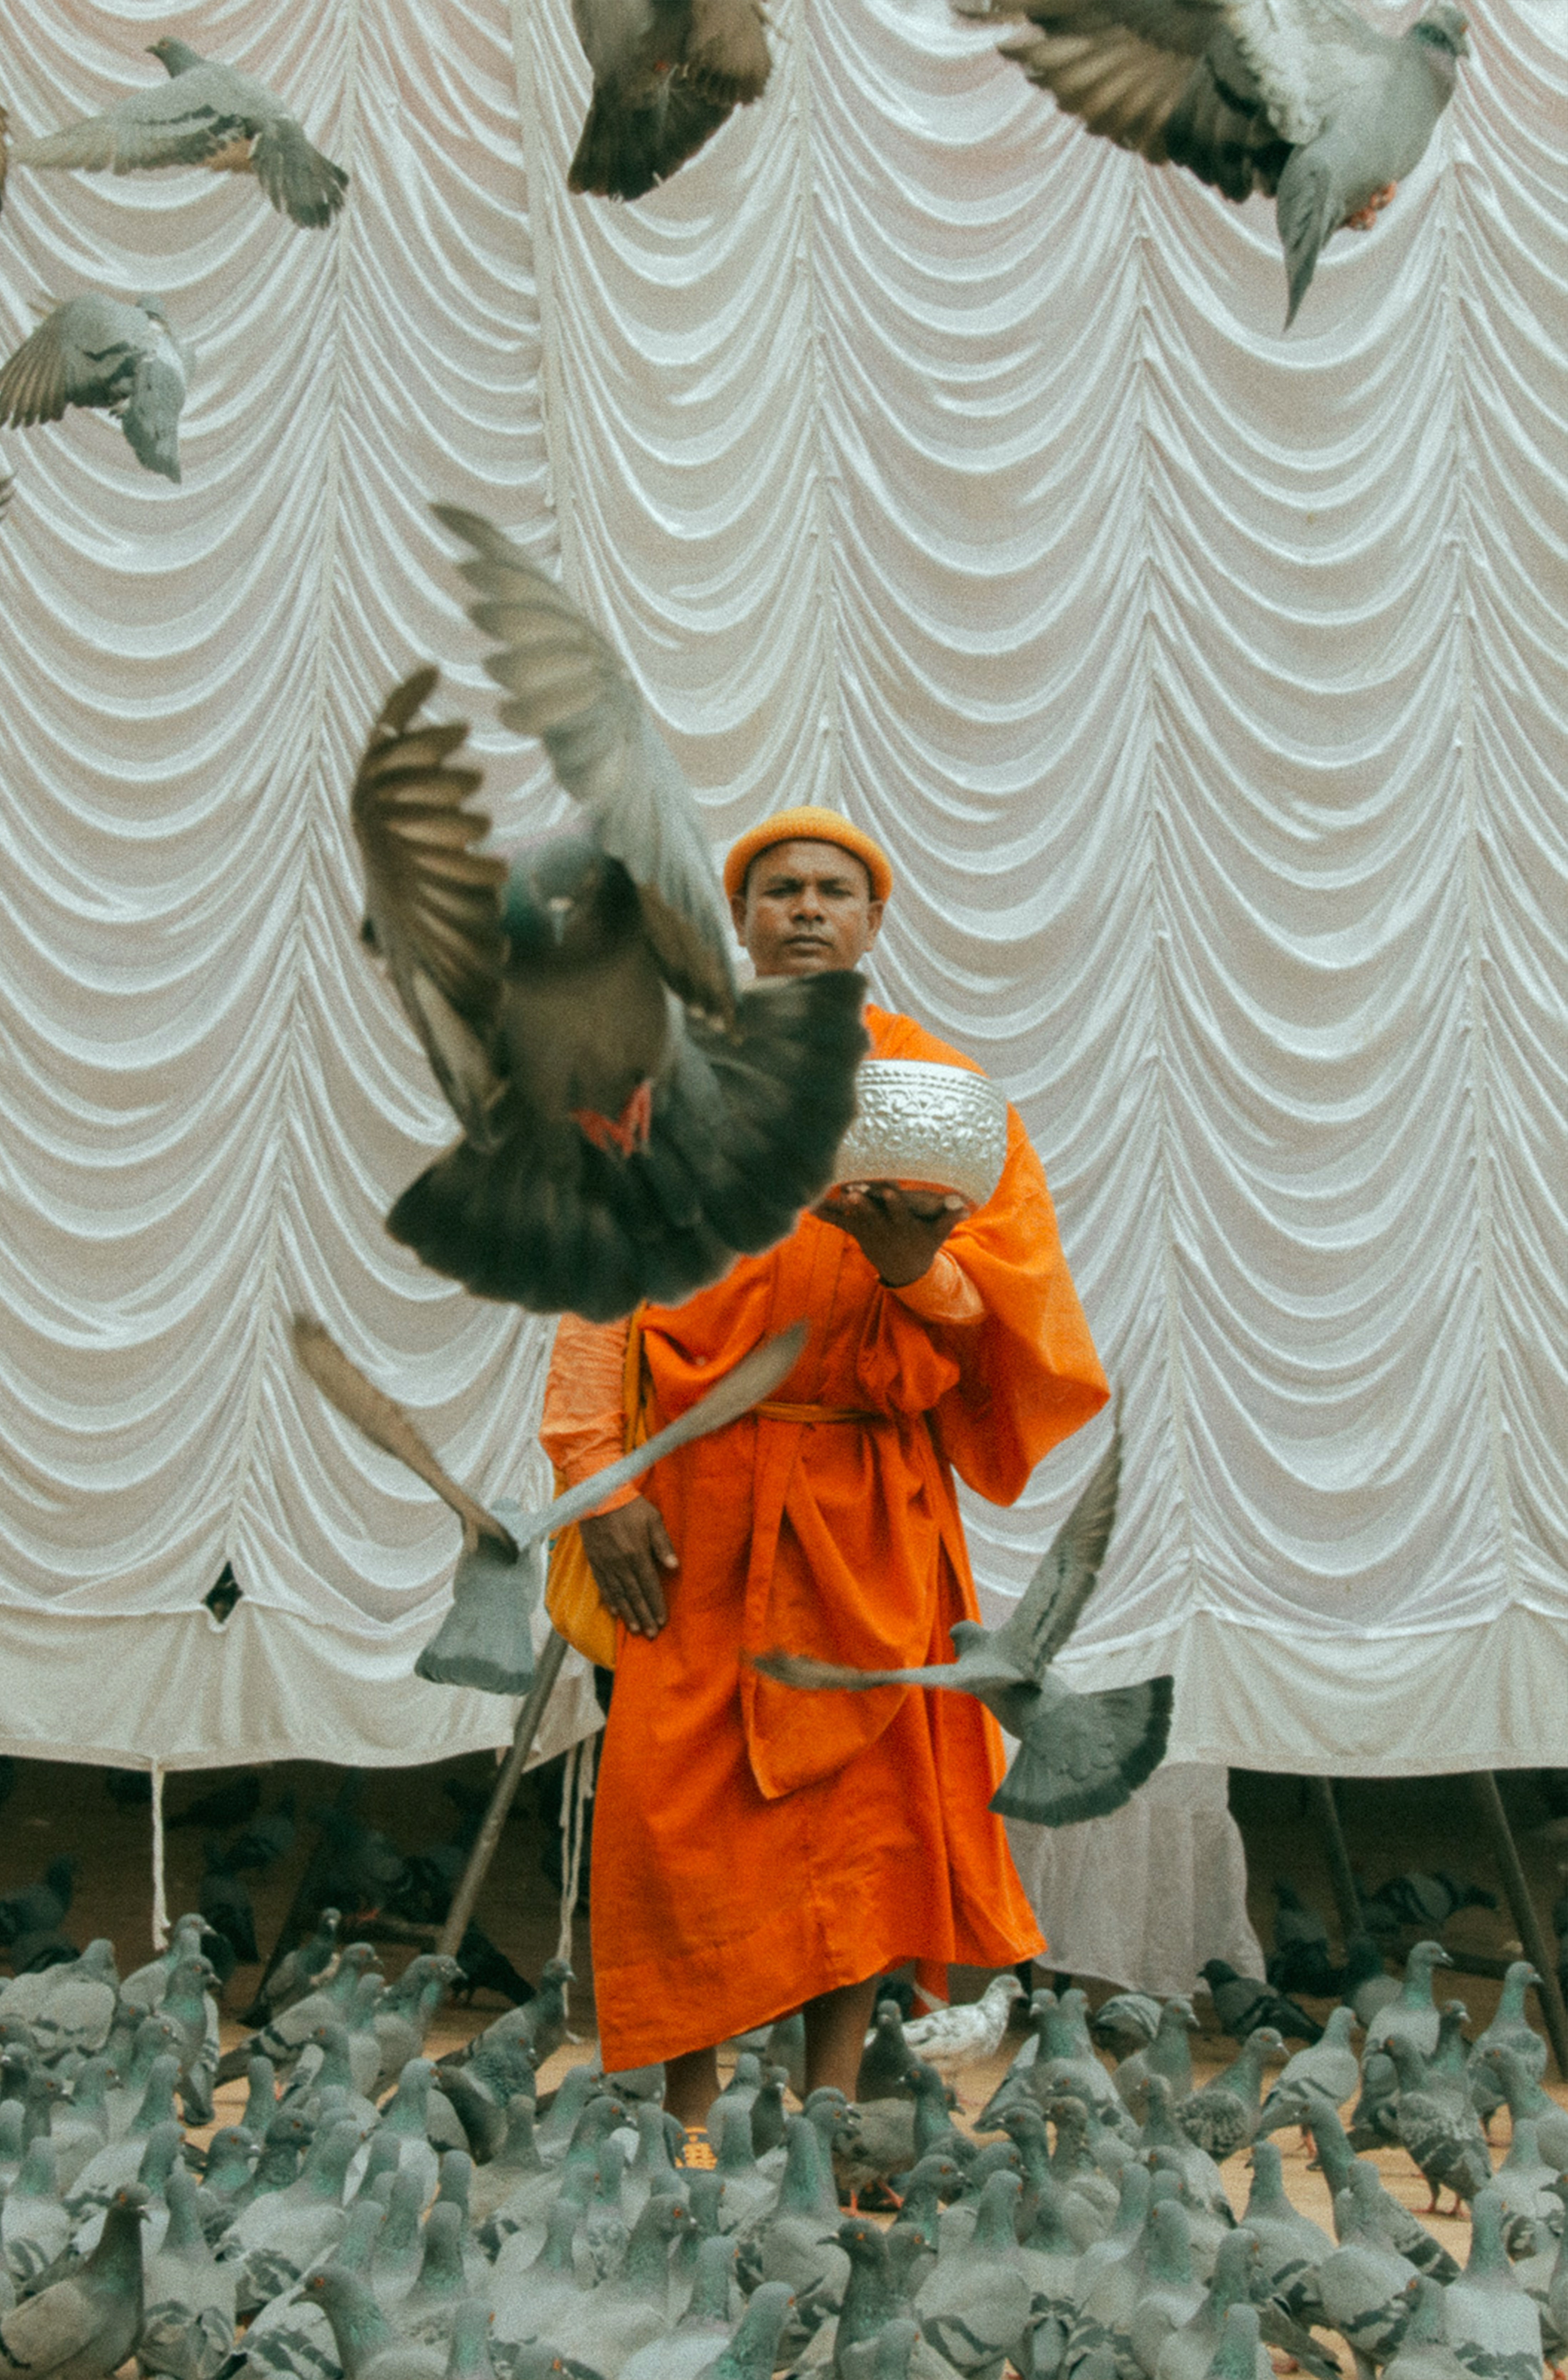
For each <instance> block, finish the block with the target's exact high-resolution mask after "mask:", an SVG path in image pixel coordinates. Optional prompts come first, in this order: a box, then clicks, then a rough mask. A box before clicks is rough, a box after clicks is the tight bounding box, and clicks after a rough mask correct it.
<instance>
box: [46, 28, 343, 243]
mask: <svg viewBox="0 0 1568 2380" xmlns="http://www.w3.org/2000/svg"><path fill="white" fill-rule="evenodd" d="M148 47H149V50H150V52H151V55H152V56H153V57H155V58H156V59H157V60H158V61H159V63H160V64H161V65H162V66H163V67H164V68H165V69H166V71H167V73H168V76H169V80H168V81H167V82H166V83H161V84H159V85H157V86H156V87H155V88H153V89H152V90H150V91H131V92H129V93H128V95H127V97H126V98H124V99H122V100H118V101H116V103H115V105H114V106H113V107H111V108H110V109H109V111H108V113H107V115H84V116H82V117H81V118H80V119H79V121H78V122H77V123H75V124H67V125H63V126H62V127H61V128H60V130H59V131H58V132H46V133H44V134H43V137H42V138H41V139H38V140H27V139H13V140H12V142H11V162H12V164H17V165H59V166H66V167H75V168H77V169H78V170H79V171H80V172H83V173H89V174H103V173H107V172H110V171H113V172H114V173H116V174H134V173H137V172H140V171H141V170H143V169H145V168H148V167H154V166H160V165H205V166H207V167H209V168H210V170H211V171H212V172H213V173H227V174H254V175H255V176H256V179H257V180H258V181H259V182H260V183H261V188H262V189H263V190H264V191H265V192H266V194H267V196H268V198H269V199H270V200H272V202H273V206H274V207H276V209H277V210H278V212H279V213H280V214H286V215H288V216H290V217H291V218H292V220H293V221H294V222H295V223H297V224H302V225H305V226H306V228H307V229H310V230H319V229H320V228H321V227H322V225H326V224H329V223H331V221H332V219H333V217H334V214H336V212H337V211H338V209H339V208H340V207H341V206H342V204H343V194H344V191H345V190H346V188H347V187H348V176H347V175H346V173H345V172H344V170H343V168H342V166H341V165H334V164H333V162H332V160H331V158H330V157H323V156H322V152H321V151H320V150H319V149H313V148H312V147H311V146H310V142H309V140H306V138H305V135H304V133H303V132H302V131H301V130H300V128H299V126H298V124H297V123H296V122H295V120H294V118H293V116H292V115H289V113H288V110H287V109H286V107H285V106H284V103H283V102H282V100H280V99H279V98H278V97H277V96H276V94H275V93H274V92H273V91H269V90H268V89H267V86H266V84H265V83H264V82H258V81H257V79H256V78H255V76H254V75H248V74H242V73H241V72H240V70H239V68H238V67H229V66H222V65H220V64H219V63H218V62H217V61H216V60H215V59H212V58H204V57H202V56H201V53H200V52H199V51H197V50H193V49H192V48H191V46H190V44H189V42H179V41H176V40H174V39H173V38H172V37H171V36H165V38H164V40H163V41H160V42H150V43H149V44H148Z"/></svg>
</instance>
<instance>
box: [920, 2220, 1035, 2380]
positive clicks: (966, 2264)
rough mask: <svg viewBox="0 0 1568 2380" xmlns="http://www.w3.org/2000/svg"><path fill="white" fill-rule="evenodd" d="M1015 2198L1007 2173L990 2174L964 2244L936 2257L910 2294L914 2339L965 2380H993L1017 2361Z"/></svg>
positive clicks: (1025, 2290) (1020, 2322)
mask: <svg viewBox="0 0 1568 2380" xmlns="http://www.w3.org/2000/svg"><path fill="white" fill-rule="evenodd" d="M1018 2192H1019V2181H1018V2177H1017V2175H1016V2174H1015V2173H993V2174H992V2175H991V2180H989V2181H988V2182H987V2183H986V2186H985V2190H984V2192H983V2193H982V2195H981V2198H980V2204H979V2211H978V2215H977V2216H976V2218H975V2228H974V2229H973V2231H972V2232H971V2234H970V2236H969V2239H968V2240H967V2242H966V2244H965V2245H964V2247H963V2248H962V2249H961V2250H960V2251H959V2252H958V2253H955V2254H953V2255H947V2254H942V2255H939V2256H938V2258H937V2261H936V2264H935V2265H933V2266H932V2268H931V2270H930V2272H929V2273H928V2274H927V2275H926V2277H925V2278H924V2280H922V2282H921V2283H920V2286H919V2289H918V2292H917V2294H916V2300H915V2310H916V2313H918V2316H919V2322H920V2334H921V2337H922V2338H927V2339H929V2340H930V2344H931V2345H932V2346H933V2347H934V2348H936V2349H937V2350H938V2351H939V2352H940V2353H941V2354H942V2355H945V2356H946V2358H947V2360H948V2362H950V2363H951V2364H952V2365H953V2367H954V2371H956V2372H961V2373H963V2374H966V2375H967V2380H1000V2375H1001V2373H1002V2369H1003V2364H1004V2363H1005V2362H1007V2360H1008V2359H1009V2357H1011V2358H1012V2359H1013V2360H1014V2361H1015V2362H1019V2361H1021V2358H1022V2353H1023V2344H1024V2333H1025V2329H1026V2326H1027V2322H1028V2317H1029V2307H1030V2289H1029V2283H1028V2280H1027V2276H1026V2273H1025V2269H1024V2259H1023V2253H1022V2251H1021V2250H1020V2248H1019V2245H1018V2240H1017V2237H1016V2234H1015V2229H1014V2213H1015V2208H1016V2205H1017V2203H1018Z"/></svg>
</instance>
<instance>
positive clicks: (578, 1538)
mask: <svg viewBox="0 0 1568 2380" xmlns="http://www.w3.org/2000/svg"><path fill="white" fill-rule="evenodd" d="M622 1404H623V1410H624V1411H625V1413H626V1452H627V1453H628V1454H629V1453H630V1452H631V1450H632V1448H633V1447H634V1446H641V1445H642V1444H643V1443H644V1441H645V1440H646V1439H647V1438H648V1435H649V1429H648V1405H649V1397H648V1383H647V1380H646V1378H645V1377H644V1373H643V1368H642V1325H641V1322H640V1321H639V1319H638V1316H637V1315H636V1314H634V1315H633V1316H632V1319H631V1329H630V1330H628V1331H627V1333H626V1377H625V1380H624V1382H623V1386H622ZM564 1486H565V1481H564V1480H563V1479H562V1477H561V1474H560V1473H559V1472H558V1471H557V1472H556V1474H555V1492H556V1494H557V1495H559V1494H560V1493H561V1490H562V1488H563V1487H564ZM544 1608H545V1609H546V1611H548V1612H549V1614H550V1624H551V1626H552V1627H553V1629H554V1631H555V1633H556V1634H557V1636H564V1637H565V1640H566V1642H567V1644H568V1645H571V1646H572V1648H573V1650H574V1651H575V1652H578V1653H581V1654H582V1655H583V1657H584V1658H585V1659H587V1660H590V1661H591V1662H592V1663H593V1664H594V1667H595V1668H596V1669H600V1670H613V1669H614V1666H615V1622H614V1620H613V1619H612V1617H611V1615H610V1613H609V1612H608V1611H606V1610H605V1609H604V1606H603V1603H602V1601H601V1599H600V1594H599V1587H598V1584H597V1582H596V1581H595V1579H594V1575H593V1573H592V1571H591V1570H590V1568H589V1566H588V1556H587V1554H585V1553H584V1551H583V1544H582V1532H581V1530H580V1529H578V1528H577V1526H576V1525H575V1524H574V1525H573V1526H572V1527H571V1528H569V1529H563V1530H562V1531H561V1534H560V1536H558V1537H556V1538H555V1539H554V1541H553V1544H552V1546H551V1548H550V1567H549V1570H548V1571H547V1572H546V1573H545V1580H544Z"/></svg>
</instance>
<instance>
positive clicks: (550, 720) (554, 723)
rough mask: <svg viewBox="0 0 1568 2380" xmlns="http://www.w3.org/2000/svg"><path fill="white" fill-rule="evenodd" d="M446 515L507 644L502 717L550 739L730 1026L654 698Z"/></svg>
mask: <svg viewBox="0 0 1568 2380" xmlns="http://www.w3.org/2000/svg"><path fill="white" fill-rule="evenodd" d="M435 513H436V517H437V518H438V519H439V520H441V521H442V522H444V524H445V526H446V527H447V528H449V529H451V530H452V531H453V533H454V535H455V536H457V537H460V538H462V539H463V540H465V542H466V543H468V545H470V546H472V548H473V549H474V551H473V554H472V556H471V557H470V559H468V561H466V562H464V563H462V564H460V565H459V567H460V569H461V571H462V574H463V576H464V577H465V578H466V579H467V580H468V584H469V586H470V587H472V588H473V589H474V590H475V593H476V594H477V595H478V597H479V599H480V600H479V601H478V602H476V603H474V604H471V605H470V606H469V617H470V618H471V619H472V621H473V623H474V625H475V626H476V627H478V628H480V629H481V630H483V632H484V633H485V634H486V635H489V636H493V637H498V638H499V639H500V642H501V650H500V651H499V652H494V653H492V654H491V655H490V657H489V658H488V660H487V661H486V663H485V667H486V668H487V669H488V670H489V672H490V674H491V676H492V678H494V679H495V681H496V683H497V685H498V686H502V687H503V688H504V691H505V696H506V699H505V700H504V701H503V702H502V703H501V704H500V705H499V713H500V717H501V719H502V721H503V722H504V724H505V725H506V726H508V727H515V728H517V730H518V732H519V733H520V734H522V735H537V736H539V737H540V739H541V742H542V743H543V745H544V747H545V749H546V751H547V752H548V753H549V755H550V759H551V762H552V764H553V768H554V770H555V773H556V775H557V776H558V777H559V778H560V780H561V783H562V784H563V785H564V786H565V789H566V791H567V793H569V794H570V795H571V796H572V798H573V800H574V801H577V802H580V804H581V805H582V807H583V808H584V809H585V810H586V811H587V812H588V815H589V819H590V822H591V824H592V828H593V832H594V835H595V838H596V839H597V841H598V842H599V844H601V845H602V848H603V849H604V850H605V851H607V852H609V853H610V855H611V856H612V857H613V858H615V859H618V860H619V861H620V862H621V864H622V866H623V867H624V868H626V870H627V872H628V874H629V875H630V876H631V879H632V880H633V882H634V883H635V884H636V886H637V889H638V901H639V903H640V905H641V909H642V919H643V926H644V929H645V930H646V932H647V935H648V939H649V941H650V943H651V944H652V946H653V950H654V953H655V955H656V956H657V958H658V961H659V965H660V967H661V969H662V973H663V975H664V977H665V979H666V981H667V982H668V983H669V984H670V985H671V986H672V988H673V989H674V990H675V992H676V993H677V995H678V996H679V997H680V999H682V1000H683V1001H685V1002H687V1003H688V1005H690V1006H692V1007H694V1008H697V1009H699V1010H703V1011H706V1012H707V1013H708V1014H710V1015H712V1016H715V1017H718V1018H721V1019H723V1021H724V1022H725V1023H726V1024H727V1023H728V1022H729V1021H730V1019H731V1018H732V1017H733V1015H734V1013H735V978H734V975H733V972H732V970H731V966H730V961H729V951H728V947H727V924H726V920H725V918H724V917H723V911H722V910H721V908H720V905H719V900H718V892H717V887H716V885H715V883H714V879H713V862H712V856H711V852H710V849H709V845H708V839H707V836H706V835H705V834H704V832H703V831H702V821H701V818H700V815H699V811H698V808H697V805H696V803H695V801H694V800H693V798H692V795H691V791H690V788H689V787H688V786H687V783H686V780H685V778H684V777H683V776H682V775H681V772H680V771H679V770H678V769H677V768H676V766H675V761H674V759H672V758H671V756H670V754H669V752H668V750H667V749H666V748H665V746H664V745H663V743H662V740H661V738H660V736H659V735H658V733H657V731H656V729H655V727H654V725H653V722H652V720H651V719H650V716H649V713H648V709H647V706H646V704H645V703H644V701H643V699H642V697H641V696H640V695H639V694H638V690H637V688H636V686H634V685H633V684H632V681H631V679H630V677H629V676H628V675H627V674H626V669H625V667H624V665H623V664H622V662H621V661H620V660H619V658H618V656H617V655H616V654H615V653H614V651H613V650H611V647H610V646H609V645H608V644H607V643H606V641H605V639H604V638H603V637H602V636H601V635H600V634H599V631H598V630H597V629H596V628H594V627H592V626H591V625H590V623H589V622H588V621H587V620H585V619H584V618H583V616H582V614H581V613H580V612H578V611H577V607H576V605H575V604H573V603H572V602H571V601H568V599H567V597H566V595H565V592H564V591H563V589H561V588H560V587H558V586H557V585H556V583H555V581H554V580H553V579H552V578H549V577H546V575H545V573H544V572H543V571H542V570H541V569H540V568H539V567H538V565H536V564H534V563H532V562H530V561H529V558H528V556H527V555H526V554H525V553H522V552H521V551H520V549H519V548H518V547H517V546H515V545H514V544H513V543H512V541H511V540H510V539H509V538H505V537H503V536H502V534H501V532H500V530H499V529H497V528H493V527H492V524H491V523H490V522H489V521H487V520H485V519H483V518H482V517H481V516H480V515H479V514H478V513H470V512H465V511H463V510H462V509H461V508H460V507H459V506H457V505H456V504H437V505H436V507H435Z"/></svg>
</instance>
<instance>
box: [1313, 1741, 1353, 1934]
mask: <svg viewBox="0 0 1568 2380" xmlns="http://www.w3.org/2000/svg"><path fill="white" fill-rule="evenodd" d="M1307 1785H1308V1786H1309V1788H1310V1789H1311V1793H1312V1798H1313V1800H1314V1801H1315V1802H1316V1803H1317V1804H1318V1816H1319V1820H1320V1822H1321V1825H1322V1828H1323V1843H1324V1848H1325V1850H1326V1851H1327V1852H1328V1855H1329V1883H1330V1885H1331V1888H1332V1890H1333V1896H1334V1907H1335V1908H1336V1909H1337V1910H1338V1911H1339V1916H1340V1933H1341V1936H1342V1937H1343V1940H1344V1941H1346V1942H1348V1941H1349V1940H1350V1938H1351V1937H1352V1935H1354V1934H1364V1933H1365V1932H1366V1930H1367V1926H1366V1920H1365V1919H1364V1918H1363V1916H1362V1914H1361V1896H1360V1894H1359V1893H1358V1892H1357V1891H1356V1889H1355V1876H1352V1874H1351V1872H1350V1853H1349V1852H1347V1851H1346V1849H1345V1847H1344V1829H1343V1828H1342V1826H1341V1825H1340V1813H1339V1803H1337V1802H1336V1801H1335V1800H1334V1780H1333V1779H1332V1778H1331V1777H1309V1778H1308V1779H1307Z"/></svg>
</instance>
